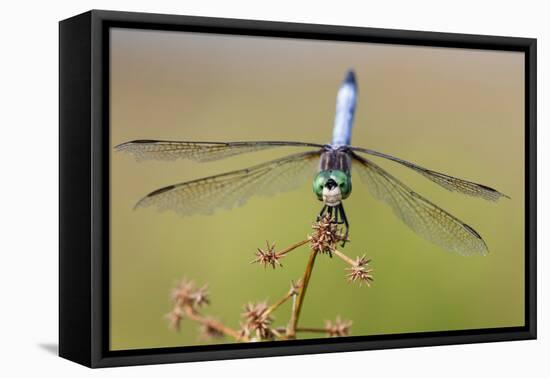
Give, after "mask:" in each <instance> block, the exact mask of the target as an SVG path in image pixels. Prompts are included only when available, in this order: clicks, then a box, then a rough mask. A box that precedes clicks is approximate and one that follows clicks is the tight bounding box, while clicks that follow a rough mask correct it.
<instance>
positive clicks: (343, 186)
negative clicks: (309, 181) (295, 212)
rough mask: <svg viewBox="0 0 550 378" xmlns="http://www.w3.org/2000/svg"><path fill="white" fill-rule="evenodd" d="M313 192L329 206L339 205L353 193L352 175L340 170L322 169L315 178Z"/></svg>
mask: <svg viewBox="0 0 550 378" xmlns="http://www.w3.org/2000/svg"><path fill="white" fill-rule="evenodd" d="M313 192H314V193H315V195H316V196H317V199H318V200H319V201H323V202H324V203H325V205H327V206H333V207H334V206H338V205H339V204H340V203H341V202H342V200H343V199H346V198H348V197H349V195H350V193H351V177H350V176H349V175H348V174H347V173H345V172H344V171H340V170H326V171H321V172H319V173H318V174H317V176H315V179H313Z"/></svg>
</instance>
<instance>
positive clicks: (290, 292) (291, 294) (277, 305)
mask: <svg viewBox="0 0 550 378" xmlns="http://www.w3.org/2000/svg"><path fill="white" fill-rule="evenodd" d="M293 295H294V293H293V292H292V291H289V292H288V293H286V294H285V296H284V297H282V298H281V299H279V301H278V302H275V303H273V304H272V305H271V306H269V308H268V309H267V310H266V311H265V313H264V314H265V315H266V316H267V315H269V314H271V313H272V312H273V311H275V310H276V309H278V308H279V306H282V305H283V304H284V303H285V302H286V301H288V300H289V299H290V298H291V297H292V296H293Z"/></svg>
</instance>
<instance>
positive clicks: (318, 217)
mask: <svg viewBox="0 0 550 378" xmlns="http://www.w3.org/2000/svg"><path fill="white" fill-rule="evenodd" d="M325 211H327V205H325V206H323V208H322V209H321V211H320V212H319V215H317V222H319V221H320V220H321V218H322V217H323V215H325Z"/></svg>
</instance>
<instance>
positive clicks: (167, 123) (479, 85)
mask: <svg viewBox="0 0 550 378" xmlns="http://www.w3.org/2000/svg"><path fill="white" fill-rule="evenodd" d="M109 64H110V115H109V117H110V121H109V123H110V142H111V145H110V179H111V184H110V206H111V209H110V213H111V218H110V227H111V229H110V256H109V267H110V272H109V277H110V278H109V285H110V287H109V291H110V303H109V311H110V325H109V329H110V349H111V350H130V349H143V348H162V347H174V346H194V345H208V344H228V343H245V342H255V341H278V340H297V339H298V340H301V339H311V338H326V337H348V336H372V335H390V334H409V333H417V332H431V331H453V330H473V329H491V328H500V327H515V326H523V325H524V324H525V319H524V308H525V306H524V305H525V298H524V293H525V287H524V282H525V279H524V278H525V277H524V271H525V266H524V260H525V251H524V244H525V240H524V238H525V235H524V228H525V223H524V222H525V220H524V214H525V208H524V203H525V198H524V196H525V192H524V182H525V177H524V176H525V172H524V166H525V161H524V156H525V151H524V145H525V140H524V119H525V117H524V104H525V99H524V84H525V83H524V70H525V67H524V55H523V53H520V52H499V51H489V50H473V49H457V48H436V47H420V46H402V45H390V44H374V43H353V42H337V41H319V40H306V39H285V38H266V37H252V36H237V35H234V36H230V35H218V34H201V33H190V32H176V31H174V32H169V31H152V30H137V29H124V28H112V29H111V31H110V62H109Z"/></svg>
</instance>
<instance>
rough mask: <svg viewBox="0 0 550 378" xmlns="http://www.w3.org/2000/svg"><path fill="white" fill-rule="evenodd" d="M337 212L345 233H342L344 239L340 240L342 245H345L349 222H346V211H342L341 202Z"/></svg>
mask: <svg viewBox="0 0 550 378" xmlns="http://www.w3.org/2000/svg"><path fill="white" fill-rule="evenodd" d="M337 212H338V213H340V216H341V217H342V221H343V223H344V227H345V228H346V233H345V234H344V240H343V241H342V247H343V246H345V245H346V241H347V239H348V235H349V223H348V218H347V217H346V212H345V211H344V205H343V204H342V203H340V204H339V205H338V209H337Z"/></svg>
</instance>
